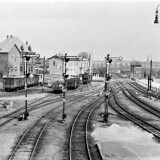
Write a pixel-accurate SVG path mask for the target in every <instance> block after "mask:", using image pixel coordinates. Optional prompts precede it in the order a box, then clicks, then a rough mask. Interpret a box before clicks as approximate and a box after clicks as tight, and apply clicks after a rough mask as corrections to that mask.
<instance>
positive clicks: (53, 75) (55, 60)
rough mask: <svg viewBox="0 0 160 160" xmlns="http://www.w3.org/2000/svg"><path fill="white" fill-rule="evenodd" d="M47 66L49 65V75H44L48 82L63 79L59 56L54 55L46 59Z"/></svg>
mask: <svg viewBox="0 0 160 160" xmlns="http://www.w3.org/2000/svg"><path fill="white" fill-rule="evenodd" d="M47 61H48V65H49V70H48V71H49V73H48V74H47V75H46V78H47V79H48V83H49V82H53V81H57V80H60V79H63V77H62V73H63V60H62V58H61V56H58V55H55V56H52V57H50V58H48V60H47Z"/></svg>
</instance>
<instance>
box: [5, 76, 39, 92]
mask: <svg viewBox="0 0 160 160" xmlns="http://www.w3.org/2000/svg"><path fill="white" fill-rule="evenodd" d="M38 84H39V75H36V74H35V75H33V77H32V78H31V77H27V87H32V86H37V85H38ZM24 87H25V76H3V90H4V91H6V92H9V91H17V90H21V89H24Z"/></svg>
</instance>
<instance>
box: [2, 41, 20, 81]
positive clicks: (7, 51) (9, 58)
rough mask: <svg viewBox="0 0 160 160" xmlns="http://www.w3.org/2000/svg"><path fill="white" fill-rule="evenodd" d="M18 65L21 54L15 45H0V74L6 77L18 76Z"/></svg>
mask: <svg viewBox="0 0 160 160" xmlns="http://www.w3.org/2000/svg"><path fill="white" fill-rule="evenodd" d="M20 63H21V52H20V50H19V48H18V47H17V45H16V44H12V45H11V44H7V43H0V72H1V73H2V74H3V75H7V76H8V75H12V76H18V75H20ZM1 78H2V77H1Z"/></svg>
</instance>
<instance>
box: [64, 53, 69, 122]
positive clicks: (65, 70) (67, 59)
mask: <svg viewBox="0 0 160 160" xmlns="http://www.w3.org/2000/svg"><path fill="white" fill-rule="evenodd" d="M68 61H69V58H67V53H65V56H64V58H63V65H64V73H63V79H64V87H63V90H62V91H63V113H62V121H64V119H65V118H66V116H67V115H66V114H65V105H66V97H65V94H66V78H68V75H67V74H66V72H67V69H66V63H67V62H68Z"/></svg>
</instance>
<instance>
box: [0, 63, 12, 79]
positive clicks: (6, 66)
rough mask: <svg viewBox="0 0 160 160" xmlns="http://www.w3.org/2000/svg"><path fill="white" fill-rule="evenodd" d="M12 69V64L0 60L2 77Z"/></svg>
mask: <svg viewBox="0 0 160 160" xmlns="http://www.w3.org/2000/svg"><path fill="white" fill-rule="evenodd" d="M11 68H13V66H12V64H11V63H10V62H8V61H6V60H0V72H1V73H2V75H6V76H8V75H9V72H10V69H11Z"/></svg>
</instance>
